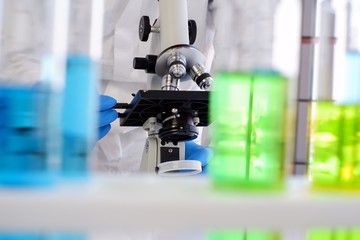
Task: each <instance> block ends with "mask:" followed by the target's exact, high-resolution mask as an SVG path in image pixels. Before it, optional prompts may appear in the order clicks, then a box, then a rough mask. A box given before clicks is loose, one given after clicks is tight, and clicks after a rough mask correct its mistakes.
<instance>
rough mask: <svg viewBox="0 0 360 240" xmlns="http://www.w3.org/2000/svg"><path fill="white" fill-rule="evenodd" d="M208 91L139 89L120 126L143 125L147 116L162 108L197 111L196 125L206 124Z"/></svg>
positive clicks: (151, 115)
mask: <svg viewBox="0 0 360 240" xmlns="http://www.w3.org/2000/svg"><path fill="white" fill-rule="evenodd" d="M208 105H209V92H206V91H162V90H148V91H143V90H140V91H139V92H138V93H137V94H136V95H135V96H134V99H133V100H132V101H131V103H130V107H129V108H128V109H126V110H125V112H124V114H122V115H123V117H121V118H120V125H121V126H129V127H130V126H131V127H136V126H143V124H144V123H145V122H146V120H147V119H148V118H149V117H157V115H158V114H159V113H161V112H163V111H164V110H168V109H172V108H189V107H190V109H192V110H195V111H197V112H198V117H199V119H200V123H199V124H198V125H197V126H198V127H204V126H207V125H208Z"/></svg>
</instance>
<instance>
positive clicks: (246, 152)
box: [209, 71, 287, 190]
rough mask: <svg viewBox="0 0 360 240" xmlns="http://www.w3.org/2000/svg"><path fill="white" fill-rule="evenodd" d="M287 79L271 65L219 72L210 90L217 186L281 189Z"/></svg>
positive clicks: (213, 173)
mask: <svg viewBox="0 0 360 240" xmlns="http://www.w3.org/2000/svg"><path fill="white" fill-rule="evenodd" d="M286 92H287V80H286V79H285V78H284V77H282V76H281V75H280V74H278V73H276V72H273V71H256V72H252V73H243V72H220V73H218V74H217V75H216V76H215V83H214V86H213V91H212V92H211V95H210V120H211V121H212V122H213V126H212V129H211V130H212V140H213V143H214V155H213V158H212V159H211V160H210V168H209V171H210V174H211V177H212V180H213V183H214V185H215V187H219V188H239V189H250V190H257V189H261V190H264V189H268V190H274V189H281V187H282V186H283V183H284V173H283V169H284V144H285V141H284V139H285V137H284V136H285V124H286V104H287V101H286V100H287V94H286Z"/></svg>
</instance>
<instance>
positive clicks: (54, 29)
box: [0, 0, 65, 186]
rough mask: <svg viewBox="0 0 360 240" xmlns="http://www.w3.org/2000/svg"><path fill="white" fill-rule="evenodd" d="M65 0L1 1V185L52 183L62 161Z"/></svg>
mask: <svg viewBox="0 0 360 240" xmlns="http://www.w3.org/2000/svg"><path fill="white" fill-rule="evenodd" d="M64 2H65V1H59V0H49V1H42V0H30V1H25V2H24V1H21V0H0V39H1V43H0V115H1V117H0V133H1V140H0V184H3V185H12V186H16V185H21V186H24V185H31V186H32V185H48V184H50V183H53V182H54V179H55V173H56V170H57V167H58V166H59V165H60V164H59V162H60V159H61V156H60V151H59V150H60V148H59V145H60V135H59V125H58V124H57V123H58V121H59V119H60V114H59V112H58V109H59V105H57V103H58V99H57V97H58V93H59V91H60V89H61V84H62V80H63V76H64V71H63V70H64V68H63V65H64V61H63V60H64V59H63V58H62V56H63V55H64V54H65V52H64V47H65V38H64V37H63V35H61V34H59V33H62V31H61V26H62V25H61V24H59V23H61V22H63V20H64V18H63V17H64V15H63V14H62V12H63V10H64V8H63V7H62V6H63V3H64ZM59 26H60V27H59Z"/></svg>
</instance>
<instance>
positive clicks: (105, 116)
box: [98, 95, 118, 140]
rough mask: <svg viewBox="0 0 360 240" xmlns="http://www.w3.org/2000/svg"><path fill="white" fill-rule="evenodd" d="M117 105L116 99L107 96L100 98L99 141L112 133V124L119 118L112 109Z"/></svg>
mask: <svg viewBox="0 0 360 240" xmlns="http://www.w3.org/2000/svg"><path fill="white" fill-rule="evenodd" d="M115 104H116V99H114V98H112V97H110V96H105V95H101V96H100V109H99V116H100V119H99V125H98V127H99V128H98V132H99V134H98V140H100V139H101V138H103V137H104V136H105V135H106V134H107V133H108V132H109V131H110V129H111V125H110V123H112V122H113V121H115V120H116V119H117V117H118V113H117V112H116V111H115V110H114V109H112V107H114V106H115Z"/></svg>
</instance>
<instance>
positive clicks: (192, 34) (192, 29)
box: [188, 20, 197, 45]
mask: <svg viewBox="0 0 360 240" xmlns="http://www.w3.org/2000/svg"><path fill="white" fill-rule="evenodd" d="M188 28H189V43H190V45H193V44H194V43H195V40H196V34H197V26H196V22H195V20H189V21H188Z"/></svg>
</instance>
